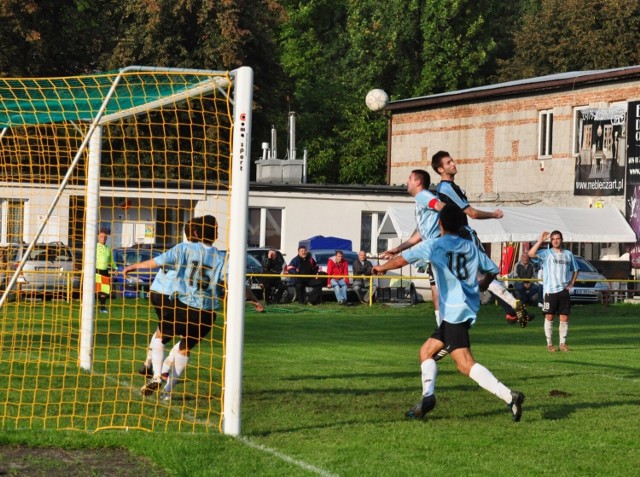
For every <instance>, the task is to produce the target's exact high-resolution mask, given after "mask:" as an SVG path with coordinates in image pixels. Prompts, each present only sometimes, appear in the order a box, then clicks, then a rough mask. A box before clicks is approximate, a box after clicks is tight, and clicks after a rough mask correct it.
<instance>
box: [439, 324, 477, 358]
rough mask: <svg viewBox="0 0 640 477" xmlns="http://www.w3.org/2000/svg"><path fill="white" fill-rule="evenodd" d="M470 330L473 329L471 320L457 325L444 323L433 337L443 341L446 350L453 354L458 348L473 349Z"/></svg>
mask: <svg viewBox="0 0 640 477" xmlns="http://www.w3.org/2000/svg"><path fill="white" fill-rule="evenodd" d="M469 328H471V320H467V321H465V322H464V323H456V324H452V323H448V322H446V321H442V323H441V324H440V326H439V327H438V328H436V330H435V331H434V332H433V334H432V335H431V337H432V338H434V339H436V340H439V341H442V342H443V343H444V349H446V350H447V351H448V352H449V353H451V352H452V351H453V350H456V349H458V348H471V341H470V340H469Z"/></svg>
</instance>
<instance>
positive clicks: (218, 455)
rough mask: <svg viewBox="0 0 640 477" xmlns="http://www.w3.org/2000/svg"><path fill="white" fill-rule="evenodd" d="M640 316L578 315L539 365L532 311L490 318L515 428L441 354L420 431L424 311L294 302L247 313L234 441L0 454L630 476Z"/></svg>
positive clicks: (586, 309) (48, 436) (493, 357)
mask: <svg viewBox="0 0 640 477" xmlns="http://www.w3.org/2000/svg"><path fill="white" fill-rule="evenodd" d="M639 312H640V309H639V308H638V307H636V306H634V305H623V304H616V305H613V306H609V307H604V306H600V305H589V306H575V307H574V308H573V315H572V318H571V322H570V328H569V337H568V341H567V342H568V344H569V346H570V348H571V349H572V350H573V351H572V352H570V353H560V352H557V353H549V352H548V351H547V350H546V343H545V338H544V333H543V330H542V317H541V316H540V313H539V310H536V315H537V316H536V319H535V320H534V321H533V322H531V323H530V324H529V326H528V327H527V328H525V329H521V328H519V327H517V326H510V325H507V324H506V322H505V320H504V317H503V314H502V313H501V310H500V308H498V307H494V306H492V305H487V306H484V307H483V308H482V310H481V313H480V316H479V319H478V322H477V324H476V325H475V326H474V327H473V328H472V330H471V340H472V351H473V353H474V356H475V358H476V360H477V361H478V362H480V363H482V364H483V365H485V366H486V367H487V368H489V369H490V370H491V371H492V372H493V373H494V374H495V376H496V377H497V378H498V379H499V380H501V381H502V382H504V383H505V384H506V385H507V386H509V387H511V388H512V389H516V390H520V391H522V392H524V393H525V395H526V400H525V403H524V413H523V417H522V421H521V422H520V423H513V422H512V421H511V416H510V413H509V412H508V410H507V408H506V406H505V404H504V402H503V401H501V400H500V399H498V398H496V397H495V396H493V395H491V394H489V393H488V392H486V391H484V390H483V389H481V388H480V387H478V386H477V385H476V384H475V382H474V381H472V380H471V379H469V378H467V377H465V376H463V375H461V374H460V373H458V372H457V370H456V369H455V365H454V364H453V362H452V361H451V359H450V358H445V360H443V361H441V362H440V363H439V373H438V378H437V383H436V396H437V399H438V404H437V406H436V408H435V409H434V410H433V411H432V412H431V413H430V414H429V415H428V416H427V418H426V419H424V420H422V421H411V420H407V419H405V418H404V412H405V411H406V410H407V409H408V408H409V407H410V406H411V405H413V404H414V403H415V402H417V400H418V399H419V398H420V393H421V384H420V369H419V365H418V358H417V352H418V348H419V346H420V345H421V344H422V342H423V341H424V339H425V338H426V337H427V336H428V335H429V334H430V333H431V331H432V329H433V327H434V323H435V321H434V318H433V309H432V307H431V305H430V304H420V305H418V306H415V307H389V306H386V305H375V306H374V307H372V308H368V307H365V306H357V307H349V308H345V307H338V306H337V305H335V304H332V303H327V304H323V305H322V306H319V307H299V306H298V305H296V304H291V305H282V306H278V307H271V308H267V313H265V314H257V313H254V312H252V311H251V310H250V309H248V312H247V317H246V325H245V355H244V358H245V362H244V380H243V383H244V393H243V409H242V434H243V435H242V437H241V438H232V437H229V436H222V435H216V434H206V435H202V434H191V433H169V432H158V433H146V432H117V431H103V432H97V433H94V434H87V433H82V432H56V431H47V432H42V431H39V432H29V431H11V432H4V433H3V434H1V435H0V444H4V445H8V444H20V445H29V446H36V447H43V446H47V447H49V446H61V447H65V448H87V447H90V448H95V447H125V448H127V449H129V450H130V451H131V452H132V453H133V454H135V455H139V456H144V457H147V458H149V459H151V460H152V461H153V462H155V463H156V464H157V466H158V467H159V468H160V469H162V470H164V472H165V473H166V474H167V475H181V476H182V475H184V476H187V475H188V476H216V475H225V476H228V475H251V474H253V475H273V476H280V475H293V476H298V475H299V476H306V475H322V476H333V475H341V476H369V475H370V476H386V475H389V476H396V475H407V476H409V475H411V476H413V475H431V474H436V475H437V474H447V475H465V476H468V475H482V476H484V475H487V476H502V475H504V476H509V477H512V476H513V475H519V476H522V475H532V476H534V475H535V476H538V475H554V476H565V475H566V476H592V475H604V474H606V475H611V476H627V475H628V476H632V475H637V473H638V470H637V469H638V468H640V452H639V451H640V449H639V447H640V446H639V444H638V437H637V433H638V422H640V406H639V404H640V397H638V389H640V387H639V382H640V366H639V365H638V356H639V354H638V351H639V348H640V344H639V341H640V340H639V333H638V317H639V315H640V313H639ZM557 328H558V327H557V322H556V326H555V329H554V339H555V341H556V344H557ZM196 352H197V351H196ZM137 354H140V353H137ZM88 475H91V474H88Z"/></svg>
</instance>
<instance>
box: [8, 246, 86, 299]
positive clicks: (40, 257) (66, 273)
mask: <svg viewBox="0 0 640 477" xmlns="http://www.w3.org/2000/svg"><path fill="white" fill-rule="evenodd" d="M28 247H29V244H27V243H11V244H8V245H6V246H3V247H2V254H3V261H4V262H5V264H6V265H5V267H6V271H5V273H3V275H4V276H3V277H2V281H3V282H4V283H2V287H3V288H4V286H6V284H7V283H8V282H9V280H10V279H11V276H12V273H13V272H14V271H15V270H16V269H17V268H18V265H19V263H20V262H21V261H22V258H23V256H24V253H25V252H26V251H27V248H28ZM74 263H75V261H74V257H73V253H72V252H71V250H70V249H69V247H68V246H67V245H65V244H64V243H62V242H51V243H37V244H35V245H34V247H33V249H32V250H31V252H30V253H29V257H28V258H27V260H26V261H25V263H24V266H23V268H22V273H21V275H20V277H19V279H18V280H19V282H18V286H19V287H20V288H19V289H20V292H21V293H23V294H25V295H30V296H37V297H41V298H44V299H51V298H54V297H61V298H64V297H67V296H68V293H69V292H70V291H71V288H70V287H71V285H72V283H73V272H74V268H75V265H74ZM15 289H17V288H14V290H15Z"/></svg>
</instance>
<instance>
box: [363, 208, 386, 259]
mask: <svg viewBox="0 0 640 477" xmlns="http://www.w3.org/2000/svg"><path fill="white" fill-rule="evenodd" d="M383 217H384V212H362V218H361V221H360V250H364V251H365V252H367V253H370V254H372V255H377V254H378V253H380V252H384V251H385V250H386V249H387V248H388V247H387V240H386V239H378V241H377V243H375V245H376V246H375V247H373V246H372V244H374V241H375V240H376V237H377V234H378V228H379V227H380V224H381V223H382V218H383Z"/></svg>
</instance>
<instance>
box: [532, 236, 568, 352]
mask: <svg viewBox="0 0 640 477" xmlns="http://www.w3.org/2000/svg"><path fill="white" fill-rule="evenodd" d="M547 239H549V240H550V242H551V248H548V249H542V250H540V246H541V245H542V244H543V243H544V242H545V241H546V240H547ZM562 243H563V242H562V233H561V232H559V231H558V230H554V231H553V232H551V233H549V232H542V234H541V235H540V239H539V240H538V241H537V242H536V243H535V245H534V246H533V247H531V249H530V250H529V252H528V254H529V257H531V258H534V257H538V258H539V259H540V265H541V266H542V270H543V273H542V290H543V293H544V303H543V306H542V311H543V312H544V334H545V337H546V338H547V349H548V350H549V351H551V352H554V351H555V350H556V349H555V347H554V346H553V317H554V315H556V314H557V315H558V316H559V318H560V324H559V336H560V351H569V348H568V347H567V334H568V332H569V315H570V314H571V297H570V295H569V290H570V289H571V287H573V284H574V283H575V282H576V278H578V264H577V263H576V259H575V257H574V255H573V253H571V252H570V251H569V250H566V249H565V248H563V246H562Z"/></svg>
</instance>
